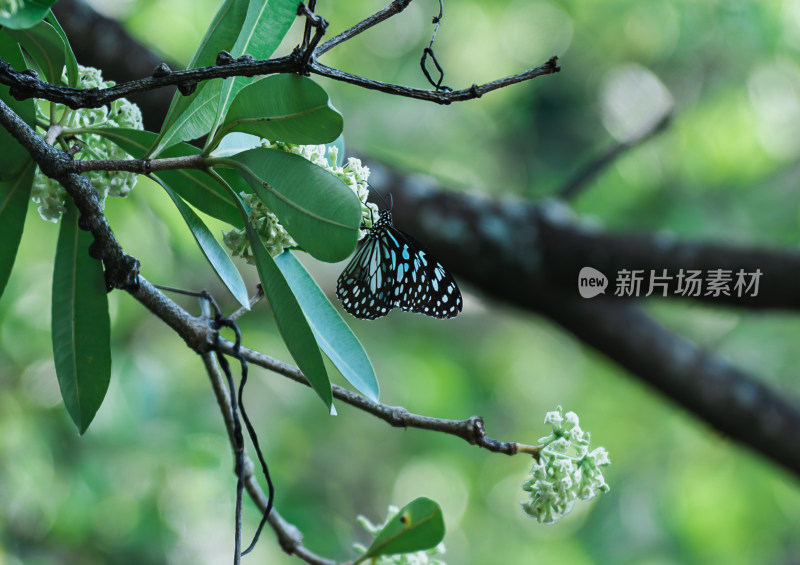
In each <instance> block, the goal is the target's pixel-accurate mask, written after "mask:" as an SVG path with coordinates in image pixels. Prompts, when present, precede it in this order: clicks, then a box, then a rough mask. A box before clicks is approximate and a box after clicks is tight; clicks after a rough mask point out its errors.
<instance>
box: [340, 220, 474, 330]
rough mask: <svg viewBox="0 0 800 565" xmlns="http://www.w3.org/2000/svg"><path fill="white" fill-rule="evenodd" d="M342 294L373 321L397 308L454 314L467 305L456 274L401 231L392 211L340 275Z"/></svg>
mask: <svg viewBox="0 0 800 565" xmlns="http://www.w3.org/2000/svg"><path fill="white" fill-rule="evenodd" d="M336 296H338V297H339V299H340V300H341V301H342V306H344V309H345V310H347V311H348V312H350V313H351V314H352V315H354V316H355V317H357V318H365V319H369V320H374V319H375V318H379V317H381V316H385V315H386V314H388V313H389V310H391V309H392V308H400V309H401V310H404V311H406V312H417V313H419V314H426V315H428V316H433V317H436V318H453V317H455V316H456V315H457V314H458V313H459V312H461V309H462V305H463V304H462V299H461V292H460V291H459V290H458V285H457V284H456V281H455V279H453V277H452V275H450V273H448V272H447V270H446V269H445V268H444V266H443V265H442V264H441V263H440V262H439V261H438V260H436V258H435V257H433V256H432V255H431V254H430V253H429V252H428V251H426V250H425V249H424V248H423V247H422V246H421V245H420V244H419V243H418V242H417V241H416V240H415V239H414V238H412V237H411V236H410V235H408V234H405V233H403V232H401V231H400V230H398V229H396V228H395V227H394V226H393V225H392V217H391V213H390V212H389V211H386V210H385V211H383V212H382V213H381V215H380V217H379V219H378V221H377V222H375V224H374V225H373V226H372V228H370V231H369V233H368V234H367V238H366V241H365V243H364V245H363V246H362V247H361V249H360V250H359V251H358V252H357V253H356V255H355V257H353V259H352V260H351V261H350V263H349V264H348V265H347V267H346V268H345V270H344V271H343V272H342V274H341V276H340V277H339V280H338V283H337V286H336Z"/></svg>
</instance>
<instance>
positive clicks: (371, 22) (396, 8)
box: [314, 0, 411, 57]
mask: <svg viewBox="0 0 800 565" xmlns="http://www.w3.org/2000/svg"><path fill="white" fill-rule="evenodd" d="M409 4H411V0H394V2H392V3H391V4H389V5H388V6H386V7H385V8H384V9H383V10H380V11H379V12H376V13H374V14H372V15H371V16H370V17H368V18H365V19H363V20H361V21H360V22H358V23H357V24H356V25H354V26H353V27H351V28H350V29H347V30H345V31H343V32H342V33H340V34H339V35H337V36H336V37H334V38H333V39H329V40H328V41H326V42H325V43H323V44H322V45H320V46H319V47H317V49H316V50H315V51H314V57H319V56H321V55H322V54H323V53H327V52H328V51H330V50H331V49H333V48H334V47H336V46H337V45H339V44H341V43H344V42H345V41H348V40H350V39H352V38H353V37H355V36H356V35H358V34H360V33H363V32H365V31H367V30H368V29H369V28H371V27H373V26H375V25H377V24H379V23H381V22H383V21H385V20H388V19H389V18H391V17H392V16H394V15H397V14H399V13H400V12H402V11H403V10H405V9H406V7H407V6H408V5H409Z"/></svg>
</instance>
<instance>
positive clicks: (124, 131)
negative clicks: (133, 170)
mask: <svg viewBox="0 0 800 565" xmlns="http://www.w3.org/2000/svg"><path fill="white" fill-rule="evenodd" d="M86 131H87V132H88V133H94V134H97V135H101V136H103V137H105V138H107V139H109V140H111V141H113V142H114V143H115V144H117V145H119V146H120V147H121V148H122V150H123V151H125V152H126V153H128V155H130V156H131V157H134V158H135V159H141V158H143V157H144V155H145V153H146V152H147V148H148V147H150V145H152V143H153V141H154V140H155V139H156V134H154V133H153V132H150V131H142V130H136V129H128V128H95V129H90V130H86ZM198 153H200V150H199V149H198V148H197V147H195V146H193V145H189V144H188V143H179V144H177V145H174V146H172V147H170V148H169V149H167V150H166V151H164V153H163V154H162V155H161V157H165V158H166V157H186V156H187V155H197V154H198ZM220 174H221V175H222V176H223V177H224V178H225V180H226V181H227V182H228V184H231V185H232V186H233V188H234V190H236V192H237V193H239V192H252V190H251V189H250V186H249V185H248V184H247V183H246V182H245V181H244V179H242V177H241V175H239V174H238V173H236V172H235V171H231V170H224V171H220ZM153 176H154V177H157V178H159V179H161V180H162V181H163V182H164V183H166V184H168V185H169V186H170V188H171V189H172V190H173V191H175V192H176V193H177V194H178V195H179V196H180V197H181V198H183V199H184V200H186V201H187V202H189V204H191V205H192V206H194V207H195V208H197V209H198V210H200V211H201V212H203V213H204V214H208V215H209V216H211V217H213V218H217V219H219V220H222V221H224V222H228V223H229V224H231V225H232V226H236V227H238V228H242V227H244V224H243V223H242V219H241V217H240V216H239V210H238V209H237V208H236V204H234V203H233V201H232V199H231V197H230V195H229V194H228V193H227V191H225V189H223V188H222V187H221V186H220V185H219V184H218V183H216V182H215V181H214V180H212V179H211V177H209V176H208V175H207V174H206V173H204V172H203V171H200V170H195V169H176V170H173V171H159V172H158V173H154V174H153Z"/></svg>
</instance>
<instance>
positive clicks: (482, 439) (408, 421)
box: [222, 340, 538, 455]
mask: <svg viewBox="0 0 800 565" xmlns="http://www.w3.org/2000/svg"><path fill="white" fill-rule="evenodd" d="M222 351H223V352H224V353H226V354H228V355H230V354H232V353H233V344H232V343H231V342H229V341H225V340H222ZM240 352H241V354H242V356H243V357H244V358H245V359H246V360H247V362H248V363H251V364H253V365H258V366H259V367H263V368H264V369H268V370H270V371H272V372H274V373H278V374H279V375H283V376H285V377H288V378H290V379H292V380H293V381H295V382H298V383H300V384H303V385H306V386H308V387H310V386H311V385H310V383H309V382H308V380H307V379H306V377H305V375H303V373H302V372H301V371H300V370H299V369H297V368H296V367H293V366H291V365H288V364H286V363H283V362H281V361H278V360H277V359H273V358H272V357H270V356H268V355H264V354H263V353H259V352H258V351H253V350H252V349H247V348H246V347H242V348H240ZM331 386H332V390H333V396H334V398H338V399H339V400H341V401H343V402H346V403H347V404H350V405H351V406H355V407H356V408H359V409H361V410H363V411H364V412H367V413H369V414H372V415H373V416H376V417H378V418H380V419H381V420H383V421H384V422H386V423H388V424H389V425H391V426H394V427H396V428H419V429H423V430H429V431H434V432H442V433H446V434H449V435H453V436H456V437H459V438H461V439H463V440H465V441H466V442H467V443H469V444H471V445H477V446H478V447H483V448H484V449H488V450H489V451H493V452H495V453H505V454H506V455H516V454H517V453H520V452H524V453H529V454H536V453H538V450H537V449H536V448H535V447H532V446H530V445H526V444H522V443H517V442H513V441H508V442H507V441H499V440H496V439H492V438H490V437H487V435H486V428H485V426H484V422H483V418H481V417H480V416H472V417H471V418H467V419H465V420H448V419H442V418H431V417H430V416H422V415H420V414H414V413H412V412H409V411H408V410H406V409H405V408H403V407H402V406H388V405H386V404H381V403H379V402H373V401H372V400H370V399H368V398H366V397H365V396H362V395H360V394H358V393H355V392H352V391H349V390H347V389H346V388H344V387H340V386H338V385H335V384H334V385H331Z"/></svg>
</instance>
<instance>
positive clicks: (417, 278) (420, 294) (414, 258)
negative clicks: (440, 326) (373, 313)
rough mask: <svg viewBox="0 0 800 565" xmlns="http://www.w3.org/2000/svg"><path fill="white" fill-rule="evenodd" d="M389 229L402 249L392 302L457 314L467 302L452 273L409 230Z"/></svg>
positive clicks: (433, 313)
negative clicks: (408, 232)
mask: <svg viewBox="0 0 800 565" xmlns="http://www.w3.org/2000/svg"><path fill="white" fill-rule="evenodd" d="M387 229H388V231H389V233H390V234H391V235H392V236H393V238H394V239H395V240H396V241H397V242H398V249H399V253H398V257H397V266H396V267H395V271H394V272H395V279H396V284H395V286H394V290H393V291H392V293H393V303H392V305H393V306H394V307H395V308H400V309H401V310H403V311H405V312H416V313H418V314H425V315H426V316H433V317H434V318H455V317H456V316H457V315H458V313H459V312H461V310H462V308H463V305H464V304H463V299H462V298H461V291H460V290H459V288H458V284H456V281H455V279H454V278H453V276H452V275H451V274H450V273H449V272H448V271H447V269H445V268H444V265H442V264H441V263H440V262H439V260H438V259H436V257H434V256H433V255H432V254H431V253H430V252H429V251H427V250H426V249H425V248H424V247H423V246H422V244H420V243H419V242H418V241H417V240H416V239H414V238H413V237H411V236H410V235H409V234H407V233H405V232H402V231H400V230H398V229H397V228H395V227H389V228H387Z"/></svg>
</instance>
